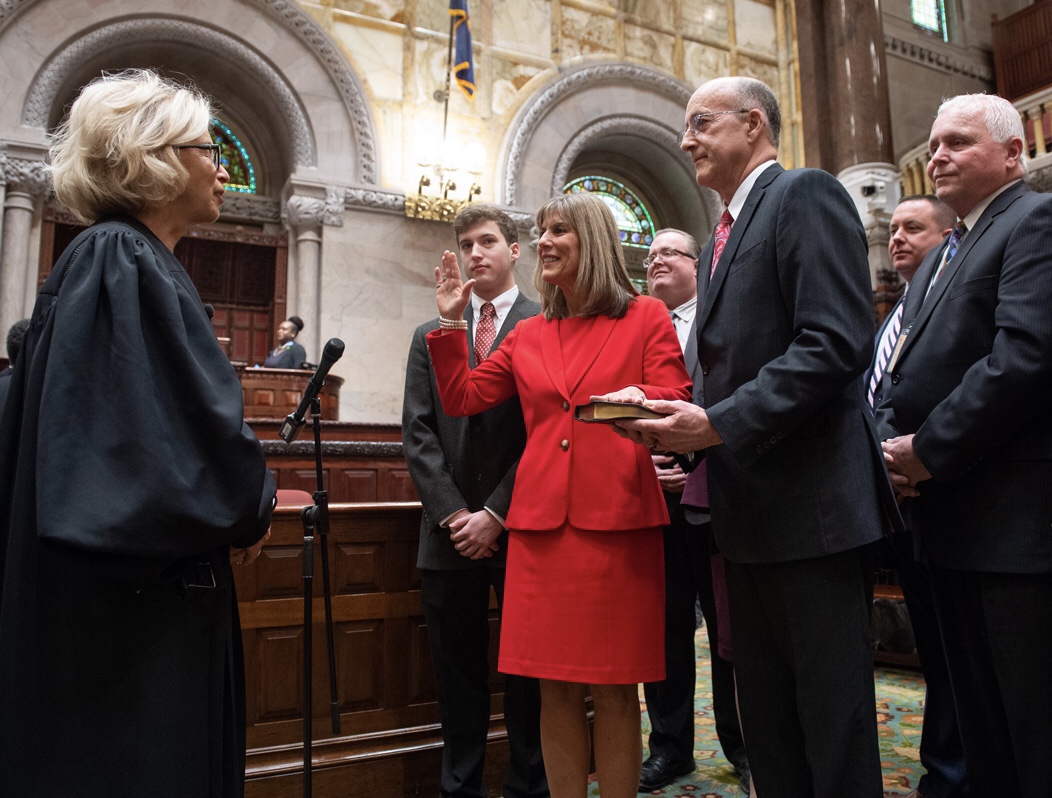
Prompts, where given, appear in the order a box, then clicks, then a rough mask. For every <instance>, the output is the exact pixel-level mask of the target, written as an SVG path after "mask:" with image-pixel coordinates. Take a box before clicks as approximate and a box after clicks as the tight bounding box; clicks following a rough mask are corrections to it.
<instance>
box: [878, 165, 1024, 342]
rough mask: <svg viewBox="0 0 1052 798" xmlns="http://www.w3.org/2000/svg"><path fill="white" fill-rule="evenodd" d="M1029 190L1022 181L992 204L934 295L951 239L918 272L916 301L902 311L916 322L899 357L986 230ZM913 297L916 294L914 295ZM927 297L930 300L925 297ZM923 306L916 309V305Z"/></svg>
mask: <svg viewBox="0 0 1052 798" xmlns="http://www.w3.org/2000/svg"><path fill="white" fill-rule="evenodd" d="M1027 190H1028V189H1027V188H1026V185H1025V184H1024V183H1023V182H1022V181H1020V182H1019V183H1017V184H1016V185H1014V186H1012V187H1011V188H1009V189H1007V190H1005V191H1004V192H1002V193H1001V195H1000V196H999V197H997V198H996V199H995V200H994V201H993V202H991V203H990V207H988V208H987V209H986V210H985V211H983V214H982V216H980V217H979V220H978V221H977V222H976V223H975V227H974V228H972V229H971V230H969V231H968V233H967V235H965V237H964V239H963V240H962V241H961V244H960V246H958V247H957V252H956V253H955V254H954V256H953V260H951V261H950V262H949V263H948V264H946V268H945V269H943V272H942V274H941V275H939V279H938V280H936V281H935V285H933V286H932V287H931V291H928V290H927V289H928V285H929V284H930V283H931V278H932V275H934V273H935V270H936V269H937V268H938V267H939V264H940V263H941V262H942V253H943V251H944V250H945V249H946V245H947V243H948V241H949V236H947V238H946V240H944V241H943V244H942V246H941V247H939V248H938V249H937V250H936V256H935V257H934V258H932V257H931V255H929V256H928V258H927V259H925V261H924V263H923V264H921V267H920V269H918V270H917V274H916V276H914V278H913V281H914V284H915V285H916V287H917V289H918V290H917V291H916V293H917V295H918V296H917V298H916V299H915V300H914V301H912V302H908V303H907V305H906V307H905V308H904V309H903V320H904V321H905V320H906V319H908V318H910V316H909V314H910V313H914V314H916V315H915V316H914V318H913V322H912V324H910V326H909V332H908V334H907V335H906V340H905V341H903V343H902V351H901V352H900V353H899V357H900V358H901V357H904V356H905V354H906V353H907V352H908V351H909V350H910V347H911V345H912V344H913V341H914V339H915V338H916V336H917V334H918V333H919V332H920V331H921V330H922V329H924V327H925V326H927V324H928V320H929V319H930V318H931V316H932V313H933V312H934V310H935V307H936V306H937V305H938V304H939V302H940V301H941V300H942V298H943V297H944V296H945V295H946V293H947V292H948V291H949V290H950V283H951V282H952V281H953V278H954V277H955V276H956V274H957V272H959V271H960V270H961V266H962V264H963V263H964V262H965V260H966V259H967V257H968V253H969V252H971V251H972V248H973V247H974V246H975V245H976V243H977V242H978V241H979V239H980V238H982V236H983V233H985V232H986V230H987V228H989V227H990V225H991V224H993V221H994V219H996V218H997V217H998V216H1000V215H1001V214H1002V213H1004V212H1005V211H1006V210H1008V208H1009V207H1010V206H1011V205H1012V203H1013V202H1015V201H1016V200H1017V199H1019V197H1021V196H1022V195H1023V193H1024V192H1026V191H1027ZM910 293H913V292H912V291H911V292H910ZM925 293H927V296H925ZM918 302H919V303H921V304H920V306H919V307H918V306H917V303H918Z"/></svg>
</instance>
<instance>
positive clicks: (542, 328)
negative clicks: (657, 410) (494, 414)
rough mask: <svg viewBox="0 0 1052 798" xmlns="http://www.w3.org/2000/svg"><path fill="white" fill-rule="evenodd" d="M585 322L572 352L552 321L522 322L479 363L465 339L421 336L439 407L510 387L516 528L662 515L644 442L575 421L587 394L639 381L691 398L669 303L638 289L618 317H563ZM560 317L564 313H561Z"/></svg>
mask: <svg viewBox="0 0 1052 798" xmlns="http://www.w3.org/2000/svg"><path fill="white" fill-rule="evenodd" d="M566 322H569V323H570V324H581V325H589V327H590V330H589V332H588V335H587V337H585V336H582V337H581V341H580V342H579V346H580V351H579V352H575V353H574V354H578V355H579V357H577V358H567V360H569V363H567V361H566V360H564V353H563V347H562V344H561V343H560V338H559V329H560V322H559V321H558V320H552V321H547V320H545V319H544V318H543V317H542V316H535V317H534V318H532V319H527V320H526V321H524V322H523V323H522V324H520V325H519V326H518V327H517V328H516V329H515V330H514V331H512V333H511V334H509V335H508V337H507V338H506V339H505V340H504V342H503V343H502V344H501V345H500V347H499V348H498V349H497V351H496V352H495V353H494V354H493V355H491V356H490V357H489V358H488V359H487V360H486V361H485V362H484V363H482V364H481V365H479V367H478V368H476V369H474V370H472V371H470V372H469V371H468V369H467V367H466V366H465V359H466V355H465V352H464V339H463V338H460V337H459V336H456V335H450V334H448V333H447V334H436V333H432V334H431V335H429V336H428V346H429V348H430V350H431V359H432V361H433V363H434V366H435V374H436V377H437V379H438V385H439V390H440V392H441V396H442V404H443V407H445V409H446V410H447V412H449V413H455V414H457V415H468V414H471V413H477V412H479V410H481V409H483V408H486V407H492V406H493V405H494V404H498V403H500V402H502V401H504V400H505V399H507V398H508V397H510V396H513V395H515V394H516V393H517V394H518V395H519V397H520V398H521V399H522V409H523V415H524V417H525V419H526V429H527V431H528V433H529V434H528V438H527V442H526V449H525V451H524V452H523V455H522V460H521V461H520V462H519V470H518V474H517V476H516V480H515V492H514V496H513V497H512V503H511V512H510V513H509V515H508V526H509V527H510V528H511V529H515V530H519V529H522V530H532V529H558V528H560V527H562V526H564V525H565V524H567V523H568V524H570V525H571V526H573V527H576V528H577V529H589V530H604V531H605V530H622V529H645V528H648V527H663V526H665V525H666V524H668V512H667V510H666V509H665V499H664V496H663V494H662V492H661V488H660V487H659V485H658V481H657V476H656V475H655V473H654V462H653V460H651V459H650V451H649V450H648V449H645V448H644V447H642V446H640V445H638V444H635V443H632V442H631V441H629V440H627V439H625V438H622V437H620V436H618V435H616V434H614V432H613V431H612V430H610V429H608V428H607V425H605V424H585V423H582V422H579V421H575V420H574V414H573V409H574V407H576V406H577V405H581V404H587V402H588V401H589V398H590V397H591V396H594V395H597V394H604V393H608V392H609V391H616V390H619V388H618V387H616V386H620V387H624V386H625V385H637V386H639V388H641V389H642V390H643V391H644V393H646V395H647V396H648V397H651V398H654V399H681V400H686V399H688V398H689V397H690V381H689V380H688V378H687V372H686V369H684V367H683V353H682V350H681V349H680V346H679V340H678V339H677V338H676V333H675V330H673V328H672V321H671V320H670V319H669V315H668V309H667V308H666V307H665V306H664V304H663V303H661V302H659V301H658V300H656V299H654V298H653V297H648V296H640V297H636V298H635V300H633V301H632V302H631V303H630V304H629V307H628V311H627V313H626V314H625V316H624V317H623V318H620V319H613V318H610V317H609V316H594V317H591V318H575V319H567V320H566ZM563 323H565V322H563Z"/></svg>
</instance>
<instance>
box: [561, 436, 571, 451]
mask: <svg viewBox="0 0 1052 798" xmlns="http://www.w3.org/2000/svg"><path fill="white" fill-rule="evenodd" d="M559 445H560V446H561V447H562V449H563V451H564V452H565V451H566V450H567V449H569V448H570V442H569V441H568V440H566V439H565V438H564V439H563V442H562V443H560V444H559Z"/></svg>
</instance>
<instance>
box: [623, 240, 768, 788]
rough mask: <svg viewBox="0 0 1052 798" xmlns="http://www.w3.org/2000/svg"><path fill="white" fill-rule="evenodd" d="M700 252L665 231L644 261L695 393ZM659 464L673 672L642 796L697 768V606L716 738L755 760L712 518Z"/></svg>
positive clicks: (743, 763) (672, 471)
mask: <svg viewBox="0 0 1052 798" xmlns="http://www.w3.org/2000/svg"><path fill="white" fill-rule="evenodd" d="M700 249H701V248H700V247H699V246H698V242H697V241H695V240H694V237H693V236H691V235H689V234H688V233H685V232H683V231H682V230H673V229H671V228H669V229H665V230H659V231H658V232H657V233H655V234H654V241H653V243H652V244H651V245H650V252H649V254H648V256H647V258H646V260H645V261H644V264H645V266H646V269H647V290H648V292H649V293H650V295H651V296H652V297H655V298H657V299H660V300H661V301H662V302H664V303H665V305H666V307H668V309H669V312H670V313H671V314H672V324H673V326H674V327H675V328H676V335H677V336H679V341H680V346H682V347H683V358H684V360H685V361H686V364H687V371H688V373H689V374H690V376H691V379H692V380H693V382H694V388H695V396H698V395H700V393H701V364H699V363H698V339H697V334H696V329H695V327H694V317H695V315H696V313H697V307H698V269H697V259H698V253H699V251H700ZM653 459H654V468H655V470H656V471H657V475H658V481H659V482H660V483H661V488H662V490H663V491H664V492H665V501H666V502H667V503H668V512H669V519H670V523H669V525H668V526H667V527H665V674H666V675H665V680H664V681H662V682H648V683H646V684H644V685H643V693H644V695H645V696H646V702H647V715H648V716H649V717H650V729H651V731H650V740H649V745H650V756H649V757H647V759H646V760H645V761H644V762H643V770H642V774H641V776H640V780H639V791H640V792H652V791H653V790H657V789H660V788H661V787H664V786H665V785H666V784H669V783H671V782H673V781H675V780H676V779H677V778H679V777H681V776H685V775H687V774H688V773H691V772H693V771H694V769H695V763H694V680H695V652H694V631H695V628H696V621H695V615H694V605H695V602H698V603H699V604H700V606H701V612H702V615H703V616H704V618H705V625H706V629H707V631H708V637H709V651H710V655H711V662H712V671H711V672H712V705H713V715H714V716H715V718H716V735H717V737H719V740H720V746H721V747H722V748H723V753H724V755H725V756H726V757H727V759H728V760H729V761H730V762H731V764H733V765H734V767H735V770H736V771H737V772H738V775H739V777H740V778H742V779H743V780H746V779H748V775H747V774H748V762H747V760H746V756H745V745H744V743H743V742H742V733H741V727H740V726H739V724H738V709H737V707H736V706H735V703H734V666H733V665H731V663H729V662H727V661H726V660H724V659H722V658H721V657H720V655H719V652H718V651H717V647H716V639H717V635H718V633H719V632H718V621H717V619H716V600H715V598H714V597H713V594H712V570H711V568H710V565H709V551H710V549H711V541H712V526H711V524H710V523H709V518H708V514H707V513H705V514H704V515H703V514H701V513H694V512H689V511H688V510H687V508H684V507H681V506H680V497H681V495H682V494H683V488H684V486H685V485H686V482H687V474H685V473H684V472H683V469H682V468H680V467H679V466H678V465H676V463H675V461H674V460H673V458H672V457H670V456H669V455H663V454H655V455H653ZM706 509H707V508H706ZM746 788H747V786H746Z"/></svg>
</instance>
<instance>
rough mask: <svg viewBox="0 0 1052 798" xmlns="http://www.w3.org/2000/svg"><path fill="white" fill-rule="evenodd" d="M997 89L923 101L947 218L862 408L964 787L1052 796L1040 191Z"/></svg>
mask: <svg viewBox="0 0 1052 798" xmlns="http://www.w3.org/2000/svg"><path fill="white" fill-rule="evenodd" d="M1024 142H1025V134H1024V132H1023V126H1022V124H1021V122H1020V118H1019V113H1018V112H1017V111H1016V109H1015V108H1014V107H1013V106H1012V104H1011V103H1009V102H1008V101H1007V100H1003V99H1001V98H1000V97H993V96H986V95H963V96H960V97H954V98H952V99H950V100H947V101H946V102H944V103H943V104H942V106H941V107H940V108H939V112H938V115H937V116H936V119H935V123H934V125H933V126H932V131H931V138H930V141H929V148H930V151H931V161H930V163H929V164H928V175H929V177H930V178H931V180H932V183H933V185H934V187H935V193H936V194H937V195H938V197H939V199H941V200H942V201H943V202H945V203H946V204H947V205H949V206H950V207H951V208H952V209H953V210H954V212H955V213H956V214H957V217H958V223H957V226H956V227H955V228H954V231H953V233H952V234H951V235H950V236H949V237H948V238H947V240H946V243H945V244H944V245H943V246H940V247H937V248H936V249H934V250H932V252H931V253H930V254H929V255H928V257H927V258H925V260H924V262H923V263H922V264H921V266H920V268H919V269H918V270H917V274H916V276H915V277H914V278H913V282H912V284H911V288H910V291H909V294H908V299H907V301H906V304H905V308H904V311H903V331H902V334H901V335H900V336H899V340H898V342H897V344H896V346H895V351H894V352H893V353H892V356H891V359H890V360H889V362H888V365H887V369H886V370H885V373H884V376H883V378H882V381H881V382H882V384H881V391H882V394H883V398H882V401H881V403H880V405H879V406H878V407H877V418H878V422H879V424H880V432H881V434H882V437H883V438H885V439H888V440H885V443H884V451H885V456H886V458H887V460H888V463H889V468H890V469H891V471H892V482H893V484H894V485H895V489H896V491H897V492H898V494H899V495H900V496H901V497H904V498H905V501H904V503H903V513H904V515H905V517H906V521H907V523H908V525H909V526H910V527H911V528H912V529H913V531H914V532H915V534H916V535H917V537H918V539H919V549H920V554H921V556H922V557H926V558H927V559H928V561H929V563H930V567H931V579H932V588H933V592H934V596H935V603H936V610H937V613H938V619H939V625H940V627H941V630H942V638H943V642H944V644H945V648H946V659H947V665H948V667H949V672H950V680H951V683H952V685H953V694H954V702H955V704H956V708H957V714H958V718H959V720H960V729H961V740H962V743H963V745H964V756H965V764H966V767H967V770H968V780H969V783H970V784H971V789H972V792H971V795H972V796H973V798H992V797H993V796H997V798H1010V797H1011V796H1025V797H1026V798H1037V796H1046V797H1047V796H1049V795H1052V757H1050V756H1049V751H1050V750H1052V679H1050V678H1049V668H1050V667H1052V634H1050V631H1052V533H1050V527H1052V416H1050V414H1049V413H1048V408H1049V407H1050V406H1052V197H1049V196H1046V195H1041V194H1036V193H1033V192H1031V191H1029V190H1028V189H1027V186H1026V185H1025V184H1024V183H1023V180H1022V178H1023V175H1024V174H1025V173H1026V155H1025V146H1026V145H1025V143H1024Z"/></svg>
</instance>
